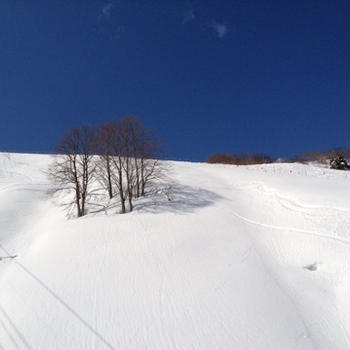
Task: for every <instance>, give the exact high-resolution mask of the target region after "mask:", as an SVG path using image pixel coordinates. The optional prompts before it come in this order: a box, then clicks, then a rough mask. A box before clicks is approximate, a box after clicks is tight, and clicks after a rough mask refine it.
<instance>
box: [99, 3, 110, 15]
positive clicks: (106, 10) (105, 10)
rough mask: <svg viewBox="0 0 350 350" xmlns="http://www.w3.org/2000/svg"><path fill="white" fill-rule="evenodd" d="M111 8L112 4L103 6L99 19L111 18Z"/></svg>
mask: <svg viewBox="0 0 350 350" xmlns="http://www.w3.org/2000/svg"><path fill="white" fill-rule="evenodd" d="M113 6H114V5H113V2H108V3H107V4H105V5H104V6H103V7H102V9H101V12H100V14H99V19H109V17H111V13H112V9H113Z"/></svg>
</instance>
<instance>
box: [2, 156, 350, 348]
mask: <svg viewBox="0 0 350 350" xmlns="http://www.w3.org/2000/svg"><path fill="white" fill-rule="evenodd" d="M50 161H51V157H50V156H47V155H29V154H5V153H0V244H1V245H0V257H1V259H0V349H6V350H8V349H10V350H12V349H35V350H48V349H62V350H63V349H101V350H102V349H130V350H131V349H133V350H135V349H150V350H151V349H152V350H158V349H169V350H171V349H174V350H175V349H183V350H192V349H203V350H204V349H207V350H211V349H220V350H227V349H239V350H243V349H247V350H248V349H249V350H253V349H254V350H259V349H261V350H262V349H266V350H274V349H276V350H293V349H301V350H309V349H310V350H311V349H317V350H321V349H324V350H338V349H339V350H341V349H347V348H349V346H350V297H349V296H350V271H349V270H350V191H349V173H346V172H342V171H336V170H328V169H324V168H318V167H316V166H308V165H301V164H271V165H257V166H239V167H237V166H225V165H210V164H199V163H197V164H195V163H187V162H168V166H170V168H171V174H170V175H169V176H170V178H171V181H172V185H171V186H168V187H169V188H168V189H166V190H160V191H159V193H158V194H157V195H156V196H155V197H152V198H149V199H147V200H142V201H139V202H136V203H135V204H136V207H135V211H134V212H133V213H128V214H124V215H121V214H118V213H117V212H118V206H117V204H116V203H114V202H113V201H112V202H111V203H109V205H103V204H101V202H99V201H98V200H96V201H95V202H94V201H91V203H90V205H89V208H90V213H89V214H88V215H87V216H85V217H83V218H80V219H74V218H67V214H66V211H65V210H64V208H63V207H62V206H60V205H58V202H59V200H60V198H57V197H55V198H53V197H52V194H50V192H48V190H49V188H50V184H49V182H48V180H47V178H46V175H45V174H44V172H43V171H44V170H46V168H47V165H48V164H49V163H50ZM169 199H170V200H169ZM15 256H16V257H15Z"/></svg>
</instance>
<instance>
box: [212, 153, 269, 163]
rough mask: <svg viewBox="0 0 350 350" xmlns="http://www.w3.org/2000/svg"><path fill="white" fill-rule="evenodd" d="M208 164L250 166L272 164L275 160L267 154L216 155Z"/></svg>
mask: <svg viewBox="0 0 350 350" xmlns="http://www.w3.org/2000/svg"><path fill="white" fill-rule="evenodd" d="M206 162H207V163H221V164H235V165H249V164H264V163H272V162H273V159H272V158H271V157H270V156H268V155H266V154H234V153H231V154H222V153H216V154H213V155H211V156H209V157H208V158H207V159H206Z"/></svg>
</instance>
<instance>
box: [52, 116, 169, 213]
mask: <svg viewBox="0 0 350 350" xmlns="http://www.w3.org/2000/svg"><path fill="white" fill-rule="evenodd" d="M159 152H160V143H159V142H157V141H156V140H155V138H154V137H153V136H152V134H151V133H150V131H149V130H148V129H146V128H145V127H144V125H143V124H142V123H141V121H139V120H138V119H136V118H135V117H132V116H126V117H124V118H123V119H122V120H120V121H112V122H108V123H106V124H104V125H102V126H101V127H100V128H99V129H98V130H96V131H95V130H94V129H92V128H91V127H90V126H86V125H82V126H77V127H74V128H72V129H71V130H70V131H68V132H67V133H66V134H65V135H64V136H63V137H62V139H61V140H60V142H59V143H58V144H57V146H56V153H57V155H55V156H54V157H55V159H54V161H53V163H52V164H51V165H50V167H49V171H48V174H49V178H50V179H51V180H52V181H53V183H54V184H55V188H56V190H57V191H61V190H65V191H67V190H68V191H70V192H71V193H73V197H74V200H73V203H72V204H75V207H76V209H77V216H78V217H81V216H84V215H85V214H86V212H87V210H86V203H87V198H88V196H89V194H90V193H91V191H92V184H93V183H96V182H98V183H99V184H100V185H102V187H103V189H104V190H105V191H106V193H107V194H108V196H109V198H110V199H112V198H114V197H118V199H119V201H120V211H121V213H125V212H126V211H127V205H126V203H127V204H128V210H129V211H132V210H133V208H134V204H133V202H134V199H135V198H138V197H141V196H145V195H146V193H147V189H148V187H149V186H150V184H151V183H152V182H153V180H155V179H157V178H160V176H161V173H162V171H163V169H162V168H161V167H160V163H159V160H158V159H157V156H159Z"/></svg>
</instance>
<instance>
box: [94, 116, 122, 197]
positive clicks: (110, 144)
mask: <svg viewBox="0 0 350 350" xmlns="http://www.w3.org/2000/svg"><path fill="white" fill-rule="evenodd" d="M117 130H118V127H117V124H116V123H114V122H110V123H106V124H104V125H102V127H101V128H100V129H99V130H98V131H97V135H96V153H97V154H98V155H99V158H100V161H99V162H98V175H99V176H98V179H99V180H100V182H102V184H103V186H105V187H106V189H107V192H108V195H109V198H110V199H112V198H113V195H114V193H113V181H112V172H113V170H112V164H113V159H112V157H113V155H115V141H116V137H117Z"/></svg>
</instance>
